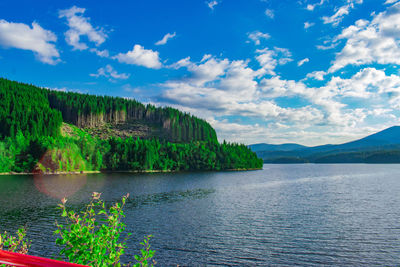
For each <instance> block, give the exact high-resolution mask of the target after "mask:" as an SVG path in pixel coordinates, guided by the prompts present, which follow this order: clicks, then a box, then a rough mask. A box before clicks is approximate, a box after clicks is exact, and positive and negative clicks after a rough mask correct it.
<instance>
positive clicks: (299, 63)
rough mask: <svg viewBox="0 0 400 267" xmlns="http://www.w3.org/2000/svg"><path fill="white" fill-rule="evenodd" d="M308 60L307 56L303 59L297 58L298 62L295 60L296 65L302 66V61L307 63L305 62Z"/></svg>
mask: <svg viewBox="0 0 400 267" xmlns="http://www.w3.org/2000/svg"><path fill="white" fill-rule="evenodd" d="M309 61H310V59H309V58H304V59H302V60H299V61H298V62H297V66H299V67H300V66H302V65H303V64H304V63H307V62H309Z"/></svg>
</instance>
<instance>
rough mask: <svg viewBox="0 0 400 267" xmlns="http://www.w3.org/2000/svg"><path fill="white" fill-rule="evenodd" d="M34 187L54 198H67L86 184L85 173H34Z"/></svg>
mask: <svg viewBox="0 0 400 267" xmlns="http://www.w3.org/2000/svg"><path fill="white" fill-rule="evenodd" d="M33 182H34V184H35V186H36V188H37V189H38V190H39V191H40V192H42V193H43V194H46V195H48V196H50V197H53V198H55V199H62V198H69V197H70V196H72V195H74V194H75V193H76V192H78V191H79V190H80V189H81V188H82V187H83V186H84V185H85V184H86V174H81V175H79V176H78V175H34V176H33Z"/></svg>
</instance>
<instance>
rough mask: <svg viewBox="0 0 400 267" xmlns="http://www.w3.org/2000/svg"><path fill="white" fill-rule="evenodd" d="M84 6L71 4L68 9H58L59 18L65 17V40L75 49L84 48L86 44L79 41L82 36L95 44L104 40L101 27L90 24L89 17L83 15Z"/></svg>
mask: <svg viewBox="0 0 400 267" xmlns="http://www.w3.org/2000/svg"><path fill="white" fill-rule="evenodd" d="M85 11H86V9H85V8H80V7H76V6H73V7H71V8H69V9H64V10H60V11H59V18H66V19H67V25H68V27H69V29H68V31H67V32H65V41H66V42H67V43H68V44H69V45H71V46H72V47H73V49H75V50H85V49H87V48H88V45H87V44H86V43H84V42H82V41H81V37H82V36H86V37H87V38H88V40H89V41H90V42H93V43H94V44H95V45H96V46H99V45H101V44H102V43H104V42H105V40H106V38H107V35H106V34H105V33H104V30H103V29H101V28H95V27H93V26H92V24H90V22H89V21H90V19H89V18H87V17H84V16H83V14H84V13H85Z"/></svg>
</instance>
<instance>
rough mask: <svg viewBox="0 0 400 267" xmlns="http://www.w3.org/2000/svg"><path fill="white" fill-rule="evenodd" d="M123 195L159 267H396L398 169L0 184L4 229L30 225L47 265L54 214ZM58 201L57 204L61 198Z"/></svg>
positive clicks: (137, 235) (282, 169)
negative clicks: (61, 207) (62, 203)
mask: <svg viewBox="0 0 400 267" xmlns="http://www.w3.org/2000/svg"><path fill="white" fill-rule="evenodd" d="M93 191H97V192H102V193H103V195H102V196H103V198H104V199H105V200H106V201H107V202H110V203H111V202H115V201H118V200H120V199H121V196H122V195H123V194H126V193H130V194H131V196H132V197H131V200H130V201H129V202H128V203H127V206H126V215H127V217H126V218H125V222H126V224H127V228H128V231H130V232H132V233H133V234H134V237H133V238H132V239H131V240H130V241H129V247H130V248H131V249H130V250H129V253H128V254H127V258H125V259H124V260H125V261H127V262H128V261H129V260H130V259H129V257H132V255H133V254H135V253H137V251H138V249H139V247H138V242H139V240H140V239H141V238H142V237H143V236H144V235H147V234H152V235H153V236H154V238H153V240H152V242H151V243H152V246H153V248H154V249H156V251H157V252H156V260H157V262H158V265H159V266H176V265H177V264H179V265H180V266H204V265H211V266H213V265H229V266H266V265H282V266H287V265H307V266H310V265H311V266H312V265H341V266H343V265H353V266H360V265H368V266H370V265H387V266H395V265H397V266H398V265H399V264H400V165H361V164H360V165H350V164H347V165H341V164H338V165H314V164H304V165H264V169H263V170H260V171H250V172H206V173H178V174H93V175H69V176H43V177H39V176H38V177H34V176H0V230H3V231H4V230H8V231H10V230H15V229H17V227H18V226H20V225H24V224H26V225H27V226H28V235H29V238H30V239H31V240H32V247H31V250H30V254H34V255H39V256H46V257H51V256H53V255H56V253H57V248H56V247H55V246H54V240H55V237H54V236H52V232H53V231H54V230H55V227H54V221H55V219H56V218H59V217H58V216H57V211H56V210H55V207H56V205H57V204H58V203H59V199H60V198H62V197H64V196H67V198H68V202H67V204H69V205H70V206H73V207H74V208H80V207H82V206H83V204H84V203H86V202H87V201H88V199H89V198H90V194H91V192H93ZM57 198H58V199H57Z"/></svg>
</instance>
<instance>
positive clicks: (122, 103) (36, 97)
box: [0, 78, 217, 142]
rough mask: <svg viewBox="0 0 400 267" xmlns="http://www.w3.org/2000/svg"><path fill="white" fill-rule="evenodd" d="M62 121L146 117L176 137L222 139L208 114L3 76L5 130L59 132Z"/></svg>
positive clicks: (1, 128)
mask: <svg viewBox="0 0 400 267" xmlns="http://www.w3.org/2000/svg"><path fill="white" fill-rule="evenodd" d="M62 121H65V122H68V123H71V124H74V125H76V126H78V127H81V128H85V127H96V126H99V125H101V124H103V123H120V122H127V121H139V122H140V121H142V122H146V123H154V124H157V125H158V126H159V127H161V128H162V129H163V131H164V132H165V133H166V134H165V135H164V136H165V137H166V139H167V140H168V141H171V142H190V141H210V140H211V141H217V135H216V133H215V130H214V129H213V128H212V127H211V125H210V124H209V123H208V122H206V121H205V120H202V119H199V118H197V117H194V116H191V115H190V114H187V113H183V112H180V111H179V110H177V109H173V108H170V107H166V108H158V107H155V106H153V105H150V104H149V105H143V104H142V103H139V102H137V101H135V100H131V99H124V98H120V97H109V96H94V95H88V94H78V93H71V92H61V91H54V90H48V89H43V88H39V87H36V86H33V85H28V84H24V83H18V82H15V81H10V80H7V79H2V78H0V122H1V123H0V135H1V136H3V137H7V136H10V137H14V136H15V135H16V134H17V132H18V131H19V130H21V131H22V132H23V134H24V135H25V136H27V135H29V134H31V135H32V136H33V137H39V136H56V135H57V134H58V133H57V131H58V128H59V126H60V124H61V122H62Z"/></svg>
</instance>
